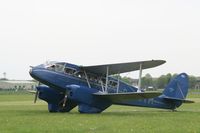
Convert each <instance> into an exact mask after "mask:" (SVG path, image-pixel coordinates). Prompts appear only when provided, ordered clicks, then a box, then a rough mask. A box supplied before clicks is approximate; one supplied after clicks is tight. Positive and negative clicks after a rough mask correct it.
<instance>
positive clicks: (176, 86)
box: [163, 73, 189, 100]
mask: <svg viewBox="0 0 200 133" xmlns="http://www.w3.org/2000/svg"><path fill="white" fill-rule="evenodd" d="M188 88H189V80H188V75H187V74H186V73H181V74H179V75H178V76H176V77H175V78H174V79H172V80H171V81H170V83H169V84H168V85H167V86H166V87H165V90H164V91H163V95H164V96H165V97H167V98H172V99H180V100H181V99H183V100H184V99H185V98H186V96H187V93H188Z"/></svg>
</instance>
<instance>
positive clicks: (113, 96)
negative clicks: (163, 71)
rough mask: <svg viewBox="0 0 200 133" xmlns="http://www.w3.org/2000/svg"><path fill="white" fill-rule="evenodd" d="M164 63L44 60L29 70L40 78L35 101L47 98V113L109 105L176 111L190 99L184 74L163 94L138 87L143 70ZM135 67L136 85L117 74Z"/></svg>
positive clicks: (85, 110)
mask: <svg viewBox="0 0 200 133" xmlns="http://www.w3.org/2000/svg"><path fill="white" fill-rule="evenodd" d="M165 62H166V61H164V60H149V61H140V62H129V63H119V64H106V65H96V66H79V65H74V64H70V63H67V62H47V63H44V64H41V65H38V66H35V67H32V68H31V70H30V72H29V73H30V75H31V76H32V77H33V78H34V79H35V80H37V81H39V85H38V86H37V87H36V92H35V99H34V102H36V100H37V98H38V97H39V98H40V99H42V100H44V101H46V102H47V103H48V110H49V112H69V111H71V110H72V109H73V108H75V107H76V106H78V111H79V112H80V113H101V112H102V111H104V110H105V109H107V108H108V107H110V106H111V105H126V106H140V107H151V108H162V109H170V110H175V109H176V108H177V107H179V106H181V104H182V103H184V102H191V101H189V100H186V95H187V93H188V76H187V74H185V73H181V74H179V75H178V76H177V77H175V78H174V79H172V80H171V81H170V82H169V84H168V85H166V88H165V89H164V91H163V92H162V93H160V92H145V91H144V90H142V89H141V77H142V70H144V69H148V68H153V67H157V66H159V65H162V64H164V63H165ZM136 70H139V83H138V87H134V86H132V85H129V84H127V83H125V82H123V81H121V80H120V78H119V74H121V73H126V72H131V71H136ZM113 75H115V76H113ZM40 83H42V85H41V84H40Z"/></svg>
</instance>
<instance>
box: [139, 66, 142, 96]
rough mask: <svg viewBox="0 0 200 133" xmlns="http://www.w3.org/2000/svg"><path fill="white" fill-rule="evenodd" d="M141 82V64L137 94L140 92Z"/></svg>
mask: <svg viewBox="0 0 200 133" xmlns="http://www.w3.org/2000/svg"><path fill="white" fill-rule="evenodd" d="M141 81H142V63H141V64H140V72H139V81H138V92H141Z"/></svg>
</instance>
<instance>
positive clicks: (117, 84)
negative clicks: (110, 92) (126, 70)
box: [117, 72, 120, 93]
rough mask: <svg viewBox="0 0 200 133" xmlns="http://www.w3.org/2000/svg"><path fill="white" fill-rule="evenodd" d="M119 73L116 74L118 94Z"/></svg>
mask: <svg viewBox="0 0 200 133" xmlns="http://www.w3.org/2000/svg"><path fill="white" fill-rule="evenodd" d="M119 76H120V75H119V72H118V75H117V93H119V83H120V82H119Z"/></svg>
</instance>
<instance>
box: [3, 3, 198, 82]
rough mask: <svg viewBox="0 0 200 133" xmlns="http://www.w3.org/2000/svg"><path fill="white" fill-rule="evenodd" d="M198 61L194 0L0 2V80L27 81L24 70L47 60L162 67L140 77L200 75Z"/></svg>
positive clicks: (146, 71) (86, 63) (26, 72)
mask: <svg viewBox="0 0 200 133" xmlns="http://www.w3.org/2000/svg"><path fill="white" fill-rule="evenodd" d="M199 58H200V1H199V0H166V1H162V0H55V1H53V0H4V1H0V62H1V64H0V77H2V75H3V74H2V73H3V72H6V73H7V77H8V78H10V79H31V77H30V76H29V73H28V71H29V66H30V65H37V64H40V63H43V62H45V61H46V60H54V61H55V60H56V61H66V62H71V63H74V64H79V65H96V64H105V63H119V62H131V61H140V60H151V59H163V60H166V61H167V63H166V64H164V65H162V66H160V67H157V68H153V69H149V70H145V71H144V73H143V74H145V73H151V74H152V75H153V76H160V75H162V74H166V73H168V72H171V73H180V72H186V73H188V74H190V75H196V76H200V59H199ZM134 74H135V75H138V73H134ZM131 75H132V74H131Z"/></svg>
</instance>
